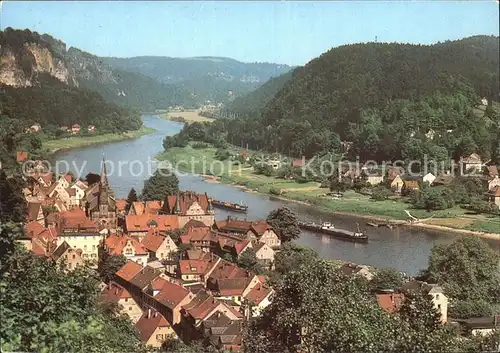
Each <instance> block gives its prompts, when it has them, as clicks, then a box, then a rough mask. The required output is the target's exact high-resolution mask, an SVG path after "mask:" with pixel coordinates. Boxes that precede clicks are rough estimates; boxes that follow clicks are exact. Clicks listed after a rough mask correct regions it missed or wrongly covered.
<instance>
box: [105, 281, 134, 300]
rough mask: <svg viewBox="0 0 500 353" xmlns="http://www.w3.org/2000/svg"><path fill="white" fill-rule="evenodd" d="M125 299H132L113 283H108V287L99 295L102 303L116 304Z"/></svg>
mask: <svg viewBox="0 0 500 353" xmlns="http://www.w3.org/2000/svg"><path fill="white" fill-rule="evenodd" d="M125 298H132V296H131V295H130V293H129V292H128V291H127V290H126V289H125V288H123V287H122V286H120V285H119V284H117V283H115V282H109V285H108V286H107V287H106V289H105V290H104V291H102V293H101V300H102V301H110V302H118V301H119V300H120V299H125Z"/></svg>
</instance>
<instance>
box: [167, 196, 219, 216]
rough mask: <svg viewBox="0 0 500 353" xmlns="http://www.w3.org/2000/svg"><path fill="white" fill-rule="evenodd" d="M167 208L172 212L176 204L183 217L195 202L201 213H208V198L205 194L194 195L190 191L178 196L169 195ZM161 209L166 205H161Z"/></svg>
mask: <svg viewBox="0 0 500 353" xmlns="http://www.w3.org/2000/svg"><path fill="white" fill-rule="evenodd" d="M167 201H168V208H169V209H170V211H171V212H173V211H174V210H175V208H176V204H178V207H179V210H180V214H183V215H185V214H186V212H187V210H189V208H190V207H191V206H192V205H193V203H195V202H197V203H198V204H199V205H200V207H201V208H202V209H203V211H205V212H207V211H208V204H209V202H208V196H207V195H206V194H196V193H194V192H191V191H185V192H181V193H179V194H178V195H170V196H168V197H167ZM163 206H164V207H163V209H164V210H165V207H166V206H167V205H163Z"/></svg>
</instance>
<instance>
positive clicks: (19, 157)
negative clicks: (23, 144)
mask: <svg viewBox="0 0 500 353" xmlns="http://www.w3.org/2000/svg"><path fill="white" fill-rule="evenodd" d="M27 159H28V152H17V153H16V161H17V163H21V162H24V161H26V160H27Z"/></svg>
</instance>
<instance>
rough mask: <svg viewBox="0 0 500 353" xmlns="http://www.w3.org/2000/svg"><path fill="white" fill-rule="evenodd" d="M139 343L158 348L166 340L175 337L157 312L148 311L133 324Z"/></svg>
mask: <svg viewBox="0 0 500 353" xmlns="http://www.w3.org/2000/svg"><path fill="white" fill-rule="evenodd" d="M135 328H136V329H137V330H138V331H139V336H140V338H141V341H142V342H143V343H144V344H146V345H147V346H151V347H154V348H160V347H161V346H162V344H163V342H165V341H166V340H167V339H169V338H171V337H172V336H174V337H175V336H176V334H175V331H174V329H173V328H172V326H170V324H169V323H168V321H167V320H166V319H165V318H164V317H163V315H162V314H160V313H159V312H158V311H155V310H151V309H148V310H147V311H145V312H144V314H143V315H142V316H141V318H140V319H139V321H137V322H136V323H135Z"/></svg>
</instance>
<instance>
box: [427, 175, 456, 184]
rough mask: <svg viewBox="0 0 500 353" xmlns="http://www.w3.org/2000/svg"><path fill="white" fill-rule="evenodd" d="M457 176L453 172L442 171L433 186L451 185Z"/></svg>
mask: <svg viewBox="0 0 500 353" xmlns="http://www.w3.org/2000/svg"><path fill="white" fill-rule="evenodd" d="M453 180H455V177H454V176H453V175H451V174H446V173H441V174H439V175H438V176H437V177H436V178H435V179H434V182H433V183H432V185H433V186H448V185H450V184H451V183H452V182H453Z"/></svg>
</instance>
